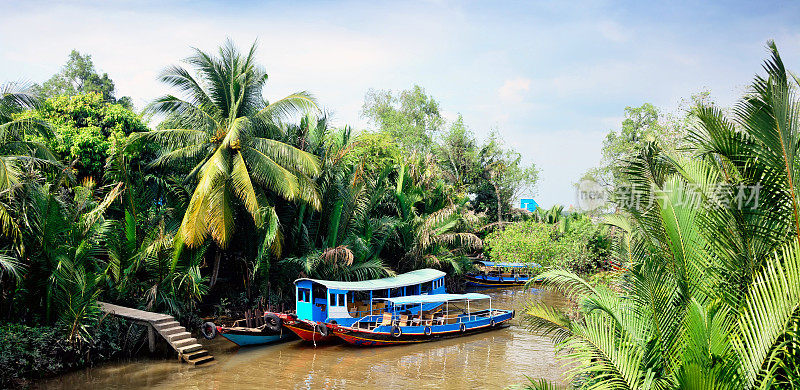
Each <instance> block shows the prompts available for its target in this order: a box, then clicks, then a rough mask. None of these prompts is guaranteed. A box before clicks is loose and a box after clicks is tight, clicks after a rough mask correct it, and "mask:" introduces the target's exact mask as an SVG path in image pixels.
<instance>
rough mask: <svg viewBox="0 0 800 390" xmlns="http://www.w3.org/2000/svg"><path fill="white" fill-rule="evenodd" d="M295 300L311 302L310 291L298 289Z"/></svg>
mask: <svg viewBox="0 0 800 390" xmlns="http://www.w3.org/2000/svg"><path fill="white" fill-rule="evenodd" d="M297 300H298V301H300V302H311V290H309V289H307V288H298V289H297Z"/></svg>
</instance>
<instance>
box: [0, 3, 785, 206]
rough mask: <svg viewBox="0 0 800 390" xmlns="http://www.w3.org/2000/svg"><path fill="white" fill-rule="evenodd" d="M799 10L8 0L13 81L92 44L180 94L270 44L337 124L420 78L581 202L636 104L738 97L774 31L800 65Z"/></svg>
mask: <svg viewBox="0 0 800 390" xmlns="http://www.w3.org/2000/svg"><path fill="white" fill-rule="evenodd" d="M798 17H800V4H797V3H795V4H792V3H791V2H769V1H758V2H755V1H740V2H722V1H718V2H705V1H703V2H683V1H670V2H662V4H648V3H647V2H643V1H631V2H609V1H591V0H590V1H582V0H578V1H570V2H564V1H542V2H534V1H531V2H500V1H485V2H479V1H446V0H434V1H422V2H380V1H364V2H360V1H344V2H333V1H307V2H293V1H292V2H257V1H229V2H210V1H205V2H203V1H201V2H189V1H132V0H129V1H116V2H99V1H97V2H95V1H74V2H61V1H59V2H55V1H30V2H7V1H5V0H0V83H2V82H7V81H19V80H26V81H31V82H42V81H44V80H46V79H48V78H49V77H50V76H51V75H52V74H54V73H56V72H57V71H58V70H59V68H60V67H61V66H62V65H63V64H64V62H65V61H66V59H67V55H68V54H69V52H70V50H72V49H77V50H78V51H80V52H81V53H84V54H91V55H92V58H93V60H94V62H95V66H96V67H97V68H98V70H99V71H101V72H107V73H108V74H109V76H110V77H111V78H112V79H113V80H114V82H115V84H116V87H117V95H118V96H131V97H132V98H133V101H134V104H135V105H136V107H139V108H140V107H143V106H144V105H145V104H147V102H149V101H150V100H151V99H153V98H155V97H157V96H159V95H162V94H164V93H167V92H171V91H169V90H168V89H167V87H165V86H164V85H162V84H160V83H159V82H158V81H157V76H158V74H159V72H160V71H161V70H162V69H164V68H165V67H166V66H169V65H173V64H178V63H179V62H180V60H181V59H183V58H186V57H187V56H188V55H190V54H191V52H192V51H191V50H192V49H191V48H192V47H196V48H199V49H202V50H214V49H215V48H216V47H217V46H219V45H220V44H221V43H223V42H224V40H225V39H226V38H228V37H230V38H231V39H233V40H234V42H236V43H237V45H239V46H240V47H242V48H247V47H249V45H250V44H251V43H252V42H254V41H255V40H258V44H259V46H258V47H259V52H258V58H259V60H260V62H261V63H262V64H263V65H264V67H265V68H266V69H267V72H268V74H269V82H268V84H267V87H266V88H265V96H266V97H267V98H268V99H270V100H273V99H276V98H280V97H282V96H285V95H287V94H289V93H292V92H296V91H301V90H307V91H310V92H311V93H313V94H314V95H315V96H316V97H317V98H318V100H319V101H320V103H321V104H322V106H323V107H324V108H325V109H326V110H328V111H330V112H331V113H332V114H333V118H334V124H336V125H344V124H349V125H351V126H353V127H355V128H356V129H369V128H370V124H369V123H368V122H367V121H366V120H365V119H364V118H363V117H361V115H360V111H361V105H362V104H363V101H364V95H365V93H366V92H367V90H368V89H370V88H374V89H391V90H395V91H399V90H402V89H408V88H410V87H412V86H413V85H414V84H419V85H420V86H422V87H423V88H425V90H426V91H427V92H428V93H429V94H430V95H432V96H433V97H434V98H435V99H436V100H437V101H439V103H440V107H441V110H442V112H443V114H444V115H445V117H446V118H448V119H450V120H453V119H455V118H456V117H457V116H458V114H461V115H463V117H464V121H465V123H466V124H467V125H468V126H469V127H470V129H471V130H472V131H473V132H474V133H475V134H476V135H477V136H478V137H479V138H484V137H485V136H486V134H488V132H489V131H490V130H497V131H498V132H499V133H500V134H501V135H502V136H503V138H504V139H505V141H506V144H507V145H508V146H511V147H513V148H515V149H516V150H517V151H519V152H520V153H521V154H522V156H523V160H524V162H525V163H526V164H530V163H534V164H536V166H537V167H538V168H539V169H540V170H541V174H540V181H539V183H538V186H537V188H536V193H535V194H522V195H532V196H533V197H534V198H535V199H536V200H537V202H538V203H539V204H540V205H541V206H544V207H549V206H551V205H553V204H563V205H566V206H569V205H572V204H575V189H574V183H576V182H577V181H579V180H580V178H581V176H582V174H583V173H584V172H585V171H586V170H587V169H589V168H591V167H593V166H596V165H597V164H598V163H599V161H600V150H601V146H602V140H603V139H604V137H605V134H607V133H608V131H610V130H612V129H617V128H619V127H620V123H621V121H622V120H623V115H624V109H625V107H627V106H640V105H641V104H643V103H648V102H649V103H653V104H655V105H656V106H657V107H659V108H661V109H662V110H663V111H664V112H665V113H678V112H679V110H680V107H681V101H682V100H685V99H688V98H690V97H691V95H692V94H695V93H698V92H702V91H709V92H710V93H711V99H713V100H714V101H715V102H717V103H718V104H721V105H723V106H730V105H732V104H734V103H735V101H736V99H737V98H738V97H739V96H741V94H742V93H743V92H744V91H746V87H747V85H748V83H749V82H750V80H751V79H752V77H753V76H754V75H755V74H756V73H757V72H759V71H760V67H761V63H762V61H763V60H764V59H765V58H766V57H767V55H768V54H767V50H766V42H767V41H768V40H769V39H774V40H775V41H776V43H777V44H778V48H779V50H780V51H781V54H782V56H783V59H784V62H785V63H786V64H787V66H788V67H789V69H793V70H797V69H798V66H796V65H800V24H798V23H797V21H798Z"/></svg>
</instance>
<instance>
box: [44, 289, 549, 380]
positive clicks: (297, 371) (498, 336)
mask: <svg viewBox="0 0 800 390" xmlns="http://www.w3.org/2000/svg"><path fill="white" fill-rule="evenodd" d="M482 292H484V293H487V294H489V295H491V296H492V298H493V299H492V305H493V306H494V307H497V308H503V309H511V308H513V309H516V310H517V311H518V313H519V312H520V311H521V309H522V308H523V307H524V306H525V303H526V302H527V301H529V300H545V301H547V302H551V303H559V302H560V299H559V297H557V296H555V295H554V294H551V293H549V292H545V291H541V290H536V289H533V290H528V291H525V290H524V289H522V288H515V289H494V290H484V291H482ZM484 306H486V307H488V302H487V304H485V305H478V304H475V309H479V308H484ZM519 319H520V318H519V315H518V318H516V319H514V320H513V324H512V325H511V326H510V327H508V328H505V329H501V330H496V331H491V332H486V333H481V334H477V335H472V336H468V337H461V338H454V339H448V340H442V341H437V342H431V343H421V344H414V345H407V346H395V347H383V348H357V347H350V346H347V345H332V346H320V347H318V348H314V347H313V345H307V344H303V343H301V342H299V341H291V342H288V343H283V344H279V345H271V346H270V345H268V346H260V347H251V348H242V349H237V348H236V347H235V346H233V344H231V343H229V342H228V341H226V340H225V339H223V338H221V337H218V338H216V339H215V340H212V341H206V344H207V347H208V349H209V352H211V353H212V354H213V355H214V358H215V359H216V363H214V364H212V365H207V366H198V367H196V368H194V367H190V366H188V365H186V364H179V363H177V362H176V361H175V360H171V359H170V360H153V359H142V360H136V361H128V362H121V363H114V364H109V365H104V366H101V367H96V368H92V369H87V370H83V371H79V372H76V373H72V374H68V375H65V376H63V377H60V378H56V379H54V380H51V381H47V382H43V383H40V384H39V385H40V387H42V388H107V389H123V388H140V387H148V388H198V389H227V388H238V389H244V388H255V387H262V388H278V389H344V388H373V389H374V388H436V389H439V388H445V389H473V388H503V387H506V386H510V385H516V384H521V383H524V382H526V379H525V376H524V375H528V376H530V377H532V378H547V379H550V380H554V381H559V380H560V379H561V378H560V376H561V372H562V368H561V364H560V363H557V362H556V361H555V359H554V353H553V346H552V343H551V342H550V341H549V340H548V339H547V338H545V337H542V336H539V335H535V334H531V333H530V332H528V331H527V330H526V329H525V327H524V326H523V325H521V324H520V321H519Z"/></svg>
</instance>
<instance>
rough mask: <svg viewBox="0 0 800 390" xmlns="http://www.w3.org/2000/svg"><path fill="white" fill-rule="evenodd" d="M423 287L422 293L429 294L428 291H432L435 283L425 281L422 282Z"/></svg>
mask: <svg viewBox="0 0 800 390" xmlns="http://www.w3.org/2000/svg"><path fill="white" fill-rule="evenodd" d="M421 287H422V293H423V294H427V293H429V292H431V290H432V289H433V288H432V287H433V283H432V282H425V283H422V284H421Z"/></svg>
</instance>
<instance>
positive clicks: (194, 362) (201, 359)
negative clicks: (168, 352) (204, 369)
mask: <svg viewBox="0 0 800 390" xmlns="http://www.w3.org/2000/svg"><path fill="white" fill-rule="evenodd" d="M213 360H214V357H213V356H211V355H206V356H203V357H199V358H197V359H192V360H186V363H189V364H191V365H193V366H199V365H201V364H207V363H210V362H212V361H213Z"/></svg>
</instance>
